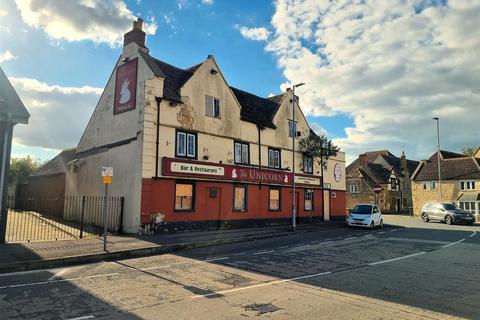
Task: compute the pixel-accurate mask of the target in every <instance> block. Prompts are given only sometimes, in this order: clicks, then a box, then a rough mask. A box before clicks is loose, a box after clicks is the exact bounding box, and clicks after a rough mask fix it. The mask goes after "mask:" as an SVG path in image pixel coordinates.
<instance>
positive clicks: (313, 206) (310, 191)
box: [303, 189, 315, 211]
mask: <svg viewBox="0 0 480 320" xmlns="http://www.w3.org/2000/svg"><path fill="white" fill-rule="evenodd" d="M307 194H311V195H312V199H310V200H311V201H312V207H311V208H310V209H307V206H306V205H305V204H306V202H307ZM314 199H315V193H314V192H313V189H304V191H303V210H304V211H313V210H314V209H315V200H314Z"/></svg>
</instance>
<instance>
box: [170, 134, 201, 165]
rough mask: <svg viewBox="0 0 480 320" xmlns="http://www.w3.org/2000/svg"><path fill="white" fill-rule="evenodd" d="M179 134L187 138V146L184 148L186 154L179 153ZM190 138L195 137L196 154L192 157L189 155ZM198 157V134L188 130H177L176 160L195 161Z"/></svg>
mask: <svg viewBox="0 0 480 320" xmlns="http://www.w3.org/2000/svg"><path fill="white" fill-rule="evenodd" d="M179 134H183V135H184V137H185V146H184V154H180V153H178V147H179V144H178V140H179V139H178V137H179ZM189 137H194V139H195V141H194V148H195V150H194V154H193V155H190V154H189V153H188V139H189ZM197 157H198V134H197V133H196V132H191V131H186V130H179V129H176V130H175V158H184V159H194V160H196V159H197Z"/></svg>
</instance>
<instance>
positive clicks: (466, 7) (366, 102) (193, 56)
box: [0, 0, 480, 160]
mask: <svg viewBox="0 0 480 320" xmlns="http://www.w3.org/2000/svg"><path fill="white" fill-rule="evenodd" d="M479 14H480V6H479V4H478V3H476V2H475V1H463V2H457V1H451V2H449V3H446V2H445V1H433V0H432V1H428V0H422V1H420V0H411V1H398V2H393V3H392V4H390V5H388V6H387V5H385V3H383V2H371V1H359V2H355V1H349V0H344V1H343V0H339V1H334V2H330V1H317V0H306V1H299V0H293V1H286V0H276V1H226V0H223V1H221V0H163V1H146V0H142V1H138V0H131V1H122V0H104V1H97V0H89V1H67V2H65V1H62V0H56V1H49V2H45V1H41V0H27V1H16V0H4V1H2V2H1V4H0V35H1V36H0V37H1V38H0V40H1V41H0V65H1V66H2V68H3V69H4V71H5V73H6V74H7V76H9V77H10V79H11V81H12V83H13V84H14V86H15V87H16V88H17V91H18V92H19V94H20V96H21V98H22V99H23V100H24V102H25V104H26V105H27V108H29V110H30V111H31V113H32V118H31V124H30V125H29V126H23V127H21V126H18V127H17V128H16V129H15V140H14V147H13V154H14V155H17V156H21V155H26V154H31V155H33V156H34V157H36V158H41V159H44V160H45V159H48V158H51V157H52V156H54V155H55V154H56V153H57V152H58V150H59V149H62V148H66V147H70V146H75V145H76V143H77V142H78V139H79V137H80V135H81V133H82V131H83V129H84V127H85V125H86V122H87V121H88V118H89V117H90V114H91V112H92V110H93V108H94V106H95V103H96V101H97V100H98V97H99V94H100V93H101V89H102V88H103V87H104V85H105V83H106V81H107V79H108V77H109V76H110V73H111V72H112V68H113V66H114V64H115V62H116V60H117V58H118V56H119V54H120V51H121V44H120V42H119V40H121V37H122V35H123V33H124V32H126V31H128V30H129V29H130V26H131V20H132V19H134V18H135V17H142V18H143V19H144V20H145V21H146V23H147V25H149V29H148V30H149V35H148V38H147V46H148V47H149V49H150V53H151V54H152V55H153V56H155V57H156V58H159V59H161V60H164V61H166V62H168V63H170V64H173V65H176V66H179V67H189V66H192V65H194V64H196V63H198V62H200V61H202V60H204V59H205V58H206V57H207V55H208V54H213V55H214V56H215V59H216V60H217V62H218V63H219V65H220V67H221V69H222V72H223V73H224V75H225V76H226V78H227V81H228V82H229V84H230V85H232V86H235V87H239V88H241V89H244V90H247V91H250V92H252V93H255V94H257V95H260V96H268V95H269V94H278V93H280V92H281V91H282V90H284V89H285V88H286V86H287V85H288V84H289V83H292V82H306V83H307V85H306V86H304V87H302V88H301V90H299V92H298V94H299V95H300V98H301V103H302V108H303V110H304V113H306V115H307V118H308V120H309V121H310V123H311V124H312V127H313V128H314V129H315V130H317V131H319V132H326V133H327V134H328V135H329V136H330V137H331V138H333V139H334V141H335V143H337V144H338V145H339V146H340V147H341V148H342V150H344V151H346V152H347V159H349V160H352V159H353V158H354V157H356V156H357V155H358V154H359V153H361V152H364V151H368V150H375V149H389V150H391V151H392V152H393V153H395V154H399V153H400V152H401V151H402V150H406V152H407V156H408V155H410V156H411V157H412V158H415V159H420V158H426V157H428V156H429V154H431V153H432V152H433V151H434V148H435V146H434V143H433V140H434V126H433V123H432V121H431V118H432V116H440V118H441V124H442V129H443V130H442V135H443V136H442V142H443V145H444V148H445V149H450V150H452V151H459V150H460V149H461V148H462V147H464V146H471V145H475V144H478V143H479V139H478V136H480V129H479V128H478V125H477V123H478V121H473V120H472V118H471V117H469V116H468V115H469V114H470V115H471V114H475V113H476V114H478V115H480V112H479V111H478V105H479V102H480V99H479V94H478V92H479V91H480V88H479V85H478V83H479V80H480V79H479V76H478V74H479V72H478V71H479V70H478V68H479V67H478V60H477V61H476V63H475V60H476V59H478V54H479V44H480V43H479V40H478V39H480V34H479V30H480V25H479V22H478V19H476V18H478V16H479ZM475 17H476V18H475ZM477 27H478V28H477ZM475 57H477V58H475ZM325 61H328V64H327V63H325ZM457 123H462V126H461V128H460V130H456V131H455V132H454V131H453V130H452V129H451V128H453V127H455V124H457ZM450 133H452V134H450ZM453 133H454V134H453ZM475 137H477V138H475ZM412 141H415V143H412Z"/></svg>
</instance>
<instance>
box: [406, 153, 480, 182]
mask: <svg viewBox="0 0 480 320" xmlns="http://www.w3.org/2000/svg"><path fill="white" fill-rule="evenodd" d="M440 152H441V157H440V171H441V175H440V178H441V179H442V180H463V179H480V165H479V163H478V161H477V160H476V159H475V158H474V157H467V156H465V155H461V154H459V153H454V152H449V151H443V150H442V151H440ZM437 157H438V152H435V153H434V154H433V155H432V156H431V157H430V158H429V159H428V160H426V161H422V164H421V166H420V167H419V168H418V170H417V172H416V174H415V176H413V177H412V179H413V180H416V181H430V180H437V179H438V158H437Z"/></svg>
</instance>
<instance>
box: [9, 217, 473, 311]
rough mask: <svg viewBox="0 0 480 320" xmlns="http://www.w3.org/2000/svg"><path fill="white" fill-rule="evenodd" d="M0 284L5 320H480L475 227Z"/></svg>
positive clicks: (411, 227)
mask: <svg viewBox="0 0 480 320" xmlns="http://www.w3.org/2000/svg"><path fill="white" fill-rule="evenodd" d="M385 219H386V220H387V221H386V222H387V223H389V224H391V225H395V226H399V227H401V228H393V227H388V226H387V227H385V228H384V229H376V230H368V229H359V228H345V227H340V228H325V229H320V230H319V232H295V233H288V235H286V236H280V237H269V238H265V239H257V240H255V241H242V242H235V243H226V244H219V245H214V246H208V247H200V248H193V249H185V250H180V251H176V252H171V253H166V254H162V255H150V256H145V257H134V258H129V259H121V260H112V261H108V262H105V261H102V262H95V263H90V264H82V265H76V266H67V267H61V268H52V269H45V270H34V271H27V272H16V273H9V274H2V275H0V314H1V315H2V319H66V320H67V319H68V320H72V319H77V320H78V319H120V320H122V319H209V320H210V319H212V320H216V319H219V320H220V319H222V320H223V319H306V320H309V319H311V320H313V319H315V320H317V319H340V320H343V319H395V320H396V319H480V308H479V301H480V291H479V290H478V289H479V283H480V273H478V272H477V271H478V270H479V269H480V226H479V225H474V226H462V225H458V226H457V225H454V226H447V225H445V224H442V223H422V222H421V220H419V219H415V218H408V217H385Z"/></svg>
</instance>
